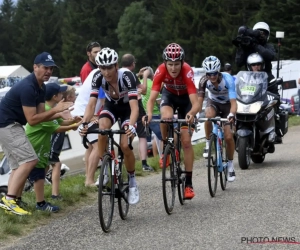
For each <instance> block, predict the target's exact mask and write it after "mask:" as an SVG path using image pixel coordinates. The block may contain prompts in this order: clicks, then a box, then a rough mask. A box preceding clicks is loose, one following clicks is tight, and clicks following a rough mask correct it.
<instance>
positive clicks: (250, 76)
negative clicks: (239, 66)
mask: <svg viewBox="0 0 300 250" xmlns="http://www.w3.org/2000/svg"><path fill="white" fill-rule="evenodd" d="M235 89H236V94H237V100H239V101H241V102H243V103H245V104H248V103H254V102H257V101H263V100H264V96H265V94H266V92H267V89H268V75H267V73H266V72H253V71H240V72H239V73H238V74H237V76H236V80H235Z"/></svg>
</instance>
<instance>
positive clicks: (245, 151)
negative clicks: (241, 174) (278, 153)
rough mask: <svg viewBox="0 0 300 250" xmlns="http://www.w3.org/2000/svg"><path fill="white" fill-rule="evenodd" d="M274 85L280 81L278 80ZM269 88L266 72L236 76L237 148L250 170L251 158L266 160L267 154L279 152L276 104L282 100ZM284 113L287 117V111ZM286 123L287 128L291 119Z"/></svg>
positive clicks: (255, 160)
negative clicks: (276, 144)
mask: <svg viewBox="0 0 300 250" xmlns="http://www.w3.org/2000/svg"><path fill="white" fill-rule="evenodd" d="M272 84H277V81H276V80H275V81H273V82H272ZM268 87H270V86H268V75H267V74H266V73H265V72H253V71H240V72H239V73H238V74H237V76H236V93H237V99H236V100H237V106H238V108H237V113H236V149H235V150H236V151H237V153H238V161H239V166H240V168H241V169H248V168H249V166H250V162H251V160H252V161H253V162H254V163H262V162H263V161H264V160H265V155H266V154H267V153H274V152H275V146H274V142H275V136H276V133H275V119H276V114H275V105H276V103H277V102H279V101H280V99H279V96H277V95H275V94H273V93H271V92H268V91H267V90H268ZM283 112H284V111H283ZM282 116H283V118H284V119H286V117H287V116H286V114H285V113H283V114H282ZM284 126H285V127H287V122H286V123H285V124H284ZM286 130H287V129H286ZM250 159H251V160H250Z"/></svg>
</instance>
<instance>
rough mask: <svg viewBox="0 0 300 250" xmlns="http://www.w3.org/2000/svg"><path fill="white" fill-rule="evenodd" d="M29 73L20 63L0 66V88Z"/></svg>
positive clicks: (12, 83)
mask: <svg viewBox="0 0 300 250" xmlns="http://www.w3.org/2000/svg"><path fill="white" fill-rule="evenodd" d="M29 74H30V72H29V71H28V70H27V69H25V68H24V67H23V66H22V65H13V66H0V88H4V87H12V86H13V85H14V84H16V83H17V82H19V81H20V80H22V79H23V78H24V77H26V76H28V75H29Z"/></svg>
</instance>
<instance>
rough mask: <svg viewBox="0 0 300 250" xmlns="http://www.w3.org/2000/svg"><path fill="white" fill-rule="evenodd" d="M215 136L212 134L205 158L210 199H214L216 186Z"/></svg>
mask: <svg viewBox="0 0 300 250" xmlns="http://www.w3.org/2000/svg"><path fill="white" fill-rule="evenodd" d="M216 139H217V137H216V135H215V134H212V135H211V136H210V141H209V149H208V158H207V175H208V189H209V193H210V195H211V197H215V195H216V191H217V184H218V166H217V165H218V163H217V144H216Z"/></svg>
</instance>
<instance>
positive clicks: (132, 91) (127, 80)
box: [90, 68, 139, 104]
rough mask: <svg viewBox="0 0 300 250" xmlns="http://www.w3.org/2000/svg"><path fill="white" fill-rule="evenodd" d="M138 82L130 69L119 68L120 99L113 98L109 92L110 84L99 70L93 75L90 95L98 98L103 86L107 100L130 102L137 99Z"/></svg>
mask: <svg viewBox="0 0 300 250" xmlns="http://www.w3.org/2000/svg"><path fill="white" fill-rule="evenodd" d="M138 84H139V82H138V81H137V78H136V77H135V76H134V74H133V73H132V72H131V71H130V70H128V69H126V68H121V69H118V87H119V99H113V98H112V97H111V96H110V93H109V86H110V84H109V83H108V82H107V81H106V80H105V78H104V77H103V75H102V74H101V72H100V70H99V71H97V72H95V74H94V76H93V80H92V90H91V95H90V97H95V98H98V92H99V89H100V87H102V89H103V91H104V93H105V97H106V100H107V101H109V102H113V103H115V104H123V103H128V102H129V101H130V100H137V96H138V92H137V88H136V87H137V85H138Z"/></svg>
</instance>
